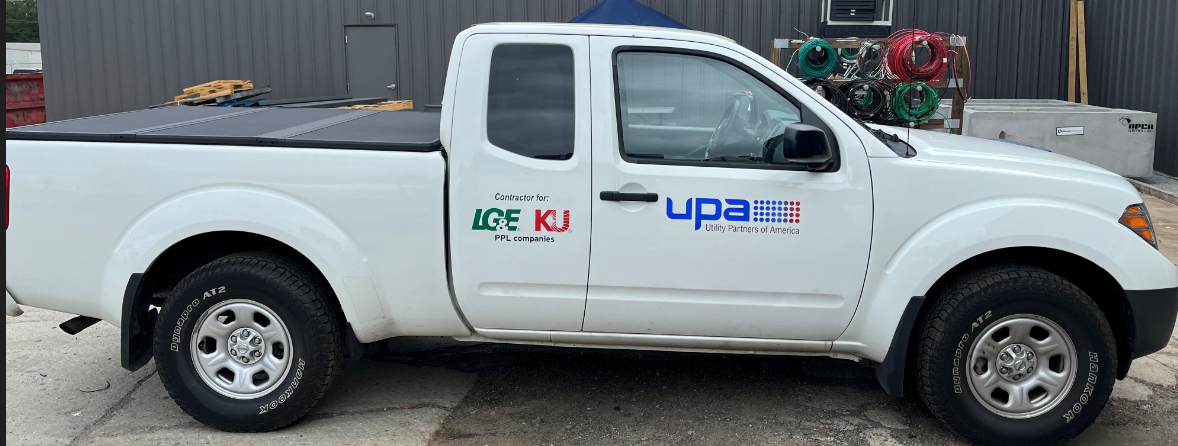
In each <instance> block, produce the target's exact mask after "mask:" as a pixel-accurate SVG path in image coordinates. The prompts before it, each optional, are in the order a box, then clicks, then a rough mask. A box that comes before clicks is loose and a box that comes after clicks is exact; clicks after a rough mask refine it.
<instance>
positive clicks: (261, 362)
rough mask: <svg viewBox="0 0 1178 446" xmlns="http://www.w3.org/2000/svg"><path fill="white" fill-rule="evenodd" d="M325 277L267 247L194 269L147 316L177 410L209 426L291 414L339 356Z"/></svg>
mask: <svg viewBox="0 0 1178 446" xmlns="http://www.w3.org/2000/svg"><path fill="white" fill-rule="evenodd" d="M329 297H330V294H328V292H327V289H326V287H325V285H324V284H322V283H321V281H320V280H319V279H318V278H317V276H315V275H313V274H311V273H310V272H309V271H307V270H306V268H303V267H302V266H301V265H299V264H298V263H296V262H293V261H291V260H289V259H286V258H284V257H280V256H277V255H274V254H269V253H243V254H234V255H230V256H227V257H223V258H221V259H218V260H215V261H213V262H211V263H209V264H207V265H205V266H203V267H201V268H200V269H198V270H196V271H195V272H193V273H192V274H191V275H189V276H188V277H187V278H185V279H184V280H183V281H182V282H180V284H179V285H178V286H177V287H176V289H175V290H173V291H172V293H171V295H170V296H169V298H168V300H167V302H165V304H164V306H163V309H162V311H161V313H160V317H159V319H158V320H157V322H156V331H155V358H156V367H157V369H158V370H159V374H160V380H161V381H163V384H164V387H165V388H167V390H168V394H169V395H171V397H172V399H174V400H175V401H176V402H177V403H178V404H179V405H180V407H181V408H182V409H184V411H185V412H187V413H188V414H189V415H190V416H192V417H193V418H195V419H197V420H198V421H200V422H202V423H204V424H206V425H209V426H212V427H215V428H217V429H221V430H226V431H236V432H259V431H268V430H273V429H277V428H280V427H283V426H286V425H288V424H290V423H293V422H295V421H296V420H298V419H299V418H300V417H302V416H303V415H304V414H306V413H307V411H309V410H310V409H311V408H312V407H313V406H314V405H315V403H317V402H318V401H319V399H320V398H321V397H322V396H323V394H324V393H325V392H326V391H327V388H328V386H330V385H331V382H332V380H333V379H334V378H335V376H336V375H337V374H338V371H339V368H340V365H341V361H340V359H341V355H342V349H341V341H342V336H341V327H340V322H339V317H338V315H337V312H336V311H335V308H334V307H333V306H332V305H330V303H331V302H330V301H329V300H328V299H329Z"/></svg>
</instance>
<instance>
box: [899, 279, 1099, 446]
mask: <svg viewBox="0 0 1178 446" xmlns="http://www.w3.org/2000/svg"><path fill="white" fill-rule="evenodd" d="M933 299H934V300H933V301H932V302H931V306H930V307H929V308H928V310H927V313H926V314H925V315H924V317H923V318H922V321H921V325H920V330H921V332H920V338H919V342H918V344H917V346H916V347H917V348H918V352H917V355H916V384H917V388H918V391H919V395H920V397H921V399H922V400H923V401H924V402H925V404H926V405H927V406H928V408H929V410H931V411H932V412H933V413H934V414H935V415H936V416H937V417H938V418H940V419H941V420H942V421H944V422H945V423H946V424H947V425H948V426H949V427H950V428H951V429H953V430H954V431H955V432H957V433H958V434H960V435H962V436H964V437H966V438H967V439H970V440H972V441H977V442H983V443H992V444H1053V443H1060V442H1064V441H1067V440H1069V439H1071V438H1073V437H1075V436H1076V435H1079V433H1080V432H1082V431H1083V430H1084V429H1085V428H1087V427H1088V426H1089V425H1091V424H1092V422H1093V421H1094V420H1095V419H1096V416H1097V415H1099V414H1100V411H1101V409H1103V408H1104V405H1105V403H1107V402H1108V398H1109V395H1110V394H1111V393H1112V388H1113V380H1114V377H1115V375H1116V364H1117V358H1116V347H1115V340H1114V338H1113V334H1112V330H1111V328H1109V325H1108V321H1107V320H1106V319H1105V317H1104V315H1103V313H1102V312H1101V311H1100V309H1099V308H1098V307H1097V306H1096V304H1095V303H1094V302H1093V301H1092V299H1090V298H1089V297H1088V296H1087V295H1086V294H1085V293H1084V292H1083V291H1082V290H1080V289H1079V288H1077V287H1076V286H1075V285H1074V284H1072V283H1070V282H1068V281H1067V280H1064V279H1063V278H1062V277H1059V276H1057V275H1055V274H1052V273H1050V272H1047V271H1045V270H1042V269H1039V268H1034V267H1030V266H1024V265H998V266H992V267H987V268H984V269H980V270H977V271H974V272H972V273H969V274H966V275H965V276H963V277H961V278H959V279H957V280H956V281H955V282H954V283H952V284H951V285H949V286H948V287H946V288H945V289H944V290H942V292H940V293H939V294H938V295H937V296H934V297H933Z"/></svg>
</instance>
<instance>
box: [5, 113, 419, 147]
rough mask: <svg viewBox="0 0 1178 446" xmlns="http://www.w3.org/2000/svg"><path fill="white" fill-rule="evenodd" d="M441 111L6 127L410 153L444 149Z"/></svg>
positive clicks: (105, 119) (30, 134)
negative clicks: (441, 139)
mask: <svg viewBox="0 0 1178 446" xmlns="http://www.w3.org/2000/svg"><path fill="white" fill-rule="evenodd" d="M440 116H441V115H440V114H439V113H430V112H413V111H396V112H389V111H379V110H343V109H297V108H276V107H275V108H271V107H259V108H247V109H242V108H226V107H179V106H177V107H165V108H157V109H148V110H136V111H131V112H126V113H115V114H110V115H101V116H92V117H88V118H79V119H71V120H67V121H58V122H50V123H46V124H37V125H30V126H25V127H17V128H12V129H7V130H5V132H4V133H5V137H6V139H8V140H50V141H90V142H124V143H135V142H139V143H153V144H219V145H238V146H276V147H309V148H325V149H362V150H386V151H407V152H432V151H436V150H441V148H442V144H441V142H440V141H439V137H438V128H439V127H438V123H439V120H440Z"/></svg>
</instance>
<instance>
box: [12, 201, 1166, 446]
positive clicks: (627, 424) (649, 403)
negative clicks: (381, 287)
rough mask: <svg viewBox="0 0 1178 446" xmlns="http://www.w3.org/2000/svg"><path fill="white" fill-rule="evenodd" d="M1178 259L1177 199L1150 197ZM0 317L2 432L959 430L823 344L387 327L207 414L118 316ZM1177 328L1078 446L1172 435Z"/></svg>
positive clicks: (760, 440) (24, 439) (726, 435)
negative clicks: (134, 340) (77, 325)
mask: <svg viewBox="0 0 1178 446" xmlns="http://www.w3.org/2000/svg"><path fill="white" fill-rule="evenodd" d="M1146 203H1147V205H1148V206H1149V208H1150V211H1151V212H1152V214H1153V220H1154V223H1155V225H1157V231H1158V235H1159V238H1160V239H1161V241H1162V253H1163V254H1165V255H1167V257H1168V258H1170V259H1171V261H1174V260H1178V242H1170V241H1171V240H1176V241H1178V206H1174V205H1170V204H1168V203H1165V202H1162V201H1161V200H1156V199H1153V198H1152V197H1147V198H1146ZM26 310H28V312H27V313H26V314H25V315H24V316H21V317H17V318H12V317H7V318H5V345H6V355H5V371H6V373H5V428H6V435H5V441H6V443H10V444H21V445H49V444H77V445H107V444H109V445H116V444H117V445H140V444H142V445H147V444H178V445H183V444H210V443H226V442H229V441H237V442H245V443H247V444H296V445H297V444H307V445H311V444H316V445H322V444H392V445H426V444H430V445H438V446H450V445H472V446H479V445H515V444H602V445H612V444H673V445H712V444H782V445H814V444H830V445H881V446H892V445H900V444H903V445H959V444H964V443H963V442H961V441H960V440H959V439H958V438H957V437H955V436H954V435H953V434H952V433H950V432H949V431H948V430H946V429H945V428H944V427H943V426H942V424H941V423H940V421H938V420H937V419H936V418H934V417H933V416H932V415H931V414H930V413H929V412H928V411H927V410H925V409H924V407H923V406H922V405H921V404H920V403H919V401H916V400H915V399H912V398H893V397H889V396H887V395H886V394H884V393H883V391H882V390H881V389H880V388H879V385H878V383H877V382H876V381H875V375H874V373H873V371H872V370H871V369H868V368H865V367H861V366H859V365H857V364H855V363H853V362H850V361H843V360H835V359H828V358H805V357H803V358H792V357H772V356H738V355H711V354H688V353H665V352H637V351H624V350H588V349H556V348H543V347H527V346H511V345H490V344H471V343H458V342H455V341H452V340H444V339H442V340H439V339H433V338H426V339H398V340H394V341H390V342H387V343H383V344H381V345H380V346H378V347H379V348H378V349H377V350H379V352H377V351H374V352H372V353H373V354H371V355H370V356H369V357H368V358H366V359H364V360H361V361H358V362H353V363H350V364H349V365H348V366H347V367H346V368H345V369H344V373H343V375H342V376H341V378H340V380H339V381H337V383H336V384H335V386H334V387H333V388H332V389H331V391H330V392H329V393H328V396H327V397H326V398H325V399H324V400H323V401H322V402H321V403H320V404H319V405H318V406H317V407H316V408H315V409H314V410H313V411H312V412H311V414H309V415H308V416H307V417H306V418H305V419H304V420H302V421H301V422H299V423H296V424H295V425H293V426H290V427H288V428H286V429H283V430H280V431H277V432H271V433H265V434H230V433H224V432H220V431H216V430H213V429H209V428H207V427H204V426H203V425H200V424H199V423H197V422H195V421H193V420H192V419H191V418H189V417H188V416H187V415H185V414H184V413H183V412H182V411H181V410H180V409H179V407H177V406H176V404H175V403H174V402H173V401H171V400H170V399H169V398H168V395H167V392H165V391H164V389H163V387H162V385H161V384H160V381H159V379H158V377H157V376H155V374H154V372H155V367H154V364H151V363H149V364H148V365H147V366H145V367H144V368H143V369H141V370H139V371H137V372H134V373H131V372H127V371H125V370H123V369H121V368H120V367H119V365H118V363H119V357H118V354H119V347H118V336H119V335H118V330H117V329H116V328H114V327H113V326H111V325H109V324H105V323H100V324H98V325H96V326H94V327H92V328H90V329H88V330H86V331H85V332H83V333H82V334H80V335H78V336H69V335H66V334H65V333H62V332H61V331H60V330H59V329H58V328H57V324H58V323H60V322H62V321H64V320H65V319H67V318H68V315H65V314H62V313H57V312H52V311H45V310H36V309H26ZM1176 380H1178V336H1174V337H1172V338H1171V341H1170V345H1169V346H1168V347H1167V348H1165V349H1164V350H1162V351H1161V352H1158V353H1156V354H1154V355H1151V356H1149V357H1147V358H1145V359H1141V360H1138V361H1136V362H1134V365H1133V368H1132V369H1131V370H1130V372H1129V378H1127V379H1125V380H1124V381H1120V382H1118V383H1117V384H1116V387H1115V388H1114V392H1113V396H1112V399H1111V401H1110V402H1109V404H1108V406H1107V407H1106V408H1105V410H1104V412H1103V413H1102V414H1101V416H1100V418H1098V419H1097V421H1096V423H1095V424H1094V425H1093V426H1092V427H1091V428H1089V429H1088V430H1087V431H1086V432H1084V434H1082V435H1081V436H1080V437H1079V438H1077V439H1076V440H1075V441H1074V442H1073V444H1077V445H1106V444H1158V445H1165V444H1175V442H1178V389H1176V387H1178V382H1176Z"/></svg>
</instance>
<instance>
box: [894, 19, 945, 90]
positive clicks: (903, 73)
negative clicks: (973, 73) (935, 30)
mask: <svg viewBox="0 0 1178 446" xmlns="http://www.w3.org/2000/svg"><path fill="white" fill-rule="evenodd" d="M922 46H927V47H928V52H929V56H928V59H927V60H925V62H924V63H922V64H919V65H917V63H916V50H917V48H919V47H922ZM948 56H949V50H948V49H947V48H946V47H945V39H944V38H943V37H941V36H939V35H936V34H932V33H928V32H925V31H921V30H919V29H903V30H900V31H896V32H894V33H892V35H891V36H889V37H888V55H887V64H886V65H885V67H886V68H887V71H888V75H889V77H891V78H892V79H896V80H899V81H903V82H913V81H922V82H932V81H934V80H937V79H940V78H941V77H942V76H944V75H945V70H946V69H948V67H949V60H948Z"/></svg>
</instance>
